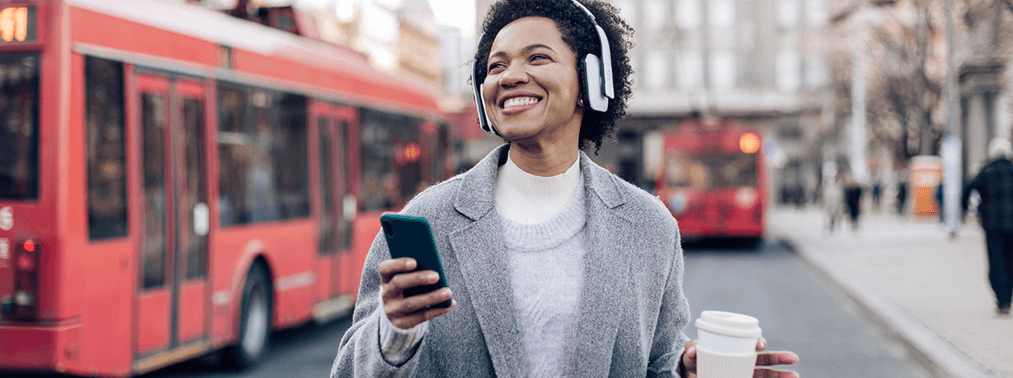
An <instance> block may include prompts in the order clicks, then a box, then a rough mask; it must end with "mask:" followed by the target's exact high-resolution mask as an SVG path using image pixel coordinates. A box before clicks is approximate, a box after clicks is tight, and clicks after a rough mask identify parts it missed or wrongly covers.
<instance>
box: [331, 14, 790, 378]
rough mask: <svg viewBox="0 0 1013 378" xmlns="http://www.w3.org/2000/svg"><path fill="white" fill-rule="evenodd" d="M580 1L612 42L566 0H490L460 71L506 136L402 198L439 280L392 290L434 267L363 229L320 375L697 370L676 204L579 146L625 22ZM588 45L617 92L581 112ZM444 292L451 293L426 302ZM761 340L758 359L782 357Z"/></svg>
mask: <svg viewBox="0 0 1013 378" xmlns="http://www.w3.org/2000/svg"><path fill="white" fill-rule="evenodd" d="M584 3H585V4H584V5H586V6H587V9H589V10H590V12H591V13H593V14H594V17H595V20H596V22H597V25H598V26H600V27H601V28H602V31H603V33H604V35H606V36H607V38H608V45H609V49H606V48H605V47H604V46H602V44H601V43H600V42H599V34H598V33H597V32H596V29H595V21H592V19H591V17H590V16H589V15H588V14H587V13H585V12H586V11H585V10H584V5H578V4H577V3H576V2H573V1H572V0H541V1H533V0H503V1H500V2H498V3H496V4H494V5H493V6H492V7H491V8H490V11H489V14H488V16H487V17H486V20H485V23H484V27H483V29H484V34H483V38H482V39H481V41H480V42H479V47H478V52H477V53H476V55H475V59H476V67H478V69H476V70H475V77H473V78H472V80H475V81H476V83H478V84H480V86H479V88H478V91H479V92H480V93H479V96H480V97H481V99H482V102H481V105H483V107H484V108H485V111H484V113H485V114H484V115H485V116H487V117H488V124H489V125H490V126H491V128H492V129H493V131H494V132H496V134H497V135H499V136H501V137H502V138H503V139H504V140H505V141H506V142H507V143H506V144H505V145H503V146H500V147H499V148H497V149H495V150H494V151H492V152H491V153H490V154H489V155H488V156H486V157H485V159H483V160H482V161H481V162H479V163H478V164H477V165H476V166H475V167H474V168H472V169H471V170H469V171H468V172H466V173H464V174H462V175H459V176H457V177H454V178H452V179H450V180H447V181H446V182H443V183H441V184H438V185H435V186H433V187H431V188H429V189H427V190H426V191H424V192H423V193H421V194H419V195H418V196H417V197H416V198H415V199H413V200H412V201H411V202H410V203H409V204H408V205H407V206H406V207H405V209H404V210H403V211H402V213H405V214H409V215H414V216H424V217H426V218H427V219H428V220H429V223H430V224H431V225H432V226H433V236H434V240H435V242H436V245H437V248H438V250H439V251H440V257H441V259H442V261H443V265H444V270H445V272H446V275H447V281H448V282H449V284H450V288H449V289H441V290H437V291H434V292H431V293H428V294H422V295H418V296H413V297H407V298H405V297H403V295H402V292H403V291H404V290H405V289H407V288H411V287H415V286H420V285H426V284H431V283H434V282H436V274H435V272H432V271H423V272H413V271H412V270H413V269H414V268H415V262H414V261H412V260H411V259H397V260H392V259H390V257H389V256H390V255H389V252H388V251H387V246H386V243H385V240H384V238H383V237H381V236H380V235H378V236H377V238H376V239H375V240H374V242H373V247H372V249H371V250H370V253H369V256H368V257H367V260H366V264H365V267H364V270H363V276H362V283H361V286H360V289H359V299H358V302H357V303H356V308H355V314H354V316H353V324H352V326H351V327H350V328H349V330H348V331H347V332H346V334H345V336H344V338H343V339H342V341H341V349H340V350H339V352H338V356H337V359H336V361H335V364H334V368H333V370H332V373H331V376H332V377H335V376H341V377H345V376H362V377H373V376H402V375H404V376H408V375H415V376H425V377H429V376H453V377H489V376H501V377H515V376H518V377H519V376H531V377H560V376H564V377H599V376H621V377H630V376H641V377H644V376H687V375H689V376H693V375H694V374H693V373H694V371H695V366H696V352H695V346H694V345H695V343H694V342H693V341H688V340H687V338H686V336H685V334H684V333H683V329H684V328H685V326H686V324H687V323H688V322H689V317H690V312H689V308H688V305H687V303H686V298H685V297H684V296H683V293H682V287H681V286H682V269H683V265H682V249H681V247H680V245H679V236H678V228H677V226H676V223H675V220H674V219H673V218H672V216H671V214H670V213H669V212H668V211H667V209H666V208H665V207H664V205H663V204H662V203H661V202H659V201H658V200H657V199H656V198H655V197H653V196H651V195H650V194H648V193H646V192H644V191H642V190H640V189H638V188H636V187H635V186H633V185H630V184H628V183H626V182H625V181H623V180H621V179H619V178H618V177H616V176H614V175H612V174H610V173H609V172H607V171H606V170H604V169H602V168H601V167H599V166H597V165H596V164H594V163H593V162H592V161H591V160H590V159H589V158H588V157H587V155H585V154H584V153H583V152H581V151H580V149H581V147H586V146H588V145H589V144H592V143H593V144H594V145H595V146H596V148H597V147H600V145H601V141H602V139H603V138H604V137H606V136H609V137H611V136H612V135H613V134H614V131H615V128H616V121H617V120H618V119H619V118H620V117H621V116H623V115H624V113H625V108H626V101H627V99H628V98H629V96H630V82H631V77H630V73H631V69H630V65H629V59H628V57H627V56H626V54H627V50H628V49H629V47H630V46H631V43H630V42H629V37H630V34H631V33H632V30H630V28H629V26H628V25H626V23H625V22H624V21H622V20H621V19H620V18H619V17H618V15H617V13H618V11H617V10H616V9H615V8H613V7H612V6H610V5H608V4H606V3H603V2H599V1H593V0H588V1H585V2H584ZM603 50H604V51H608V50H610V52H609V53H607V54H608V55H609V56H610V58H611V63H610V64H611V67H612V71H613V72H612V76H613V78H612V79H613V82H614V84H613V90H614V95H613V98H612V99H611V100H605V101H607V103H608V105H607V106H608V109H607V110H604V109H601V107H600V101H599V102H597V103H595V105H594V107H595V108H597V109H600V110H604V111H596V110H591V109H590V107H591V106H592V105H591V103H592V102H593V101H598V100H600V98H599V99H592V98H585V96H588V94H587V93H589V92H588V90H587V88H586V87H585V86H586V85H597V84H598V83H596V82H589V83H585V82H584V81H588V80H584V81H582V80H581V79H580V78H581V77H584V75H585V74H586V72H584V70H585V69H588V68H586V67H593V66H590V65H589V66H585V65H583V64H580V62H581V61H582V60H583V59H584V58H585V57H586V56H587V54H597V55H598V57H600V56H601V55H604V54H606V53H602V51H603ZM604 61H605V62H608V61H609V60H608V59H604ZM590 69H592V70H593V68H590ZM606 76H607V75H606ZM591 81H597V80H591ZM602 82H606V80H602ZM603 92H607V91H603ZM591 93H593V91H592V92H591ZM481 116H482V115H480V117H481ZM447 299H453V305H452V306H451V307H450V308H449V309H437V308H428V306H430V305H433V304H437V303H440V302H443V301H445V300H447ZM758 349H762V346H758ZM684 351H685V353H684ZM761 356H762V357H761V358H760V359H759V362H760V363H761V364H763V365H770V364H773V363H778V362H782V361H783V362H788V363H792V362H794V359H795V358H796V357H795V356H794V355H793V354H791V353H777V354H763V355H761ZM757 372H758V375H757V376H768V375H766V374H769V376H772V377H792V376H795V374H794V373H793V372H774V371H771V370H765V369H761V370H757Z"/></svg>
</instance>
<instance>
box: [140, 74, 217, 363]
mask: <svg viewBox="0 0 1013 378" xmlns="http://www.w3.org/2000/svg"><path fill="white" fill-rule="evenodd" d="M136 78H137V91H136V93H135V95H136V96H137V97H136V99H135V101H136V102H135V103H136V104H137V106H136V107H135V109H136V110H138V111H139V114H138V117H136V118H135V119H137V120H138V121H139V123H138V126H139V127H140V129H141V132H140V138H141V140H140V142H141V143H140V144H141V162H142V163H141V164H140V166H141V168H140V169H141V170H142V172H141V174H140V175H138V176H137V177H139V179H140V180H142V181H141V183H140V184H141V186H140V187H141V188H142V196H143V197H142V200H141V206H142V209H141V211H140V212H139V214H142V219H141V220H139V222H140V223H141V224H140V229H141V230H142V233H141V235H142V239H141V243H140V260H139V261H140V262H141V263H140V265H139V269H138V276H139V277H138V280H139V283H138V284H139V290H138V300H137V302H138V305H137V314H136V317H135V321H136V324H135V326H134V327H135V328H134V329H135V335H136V336H135V337H134V340H135V345H134V352H135V355H136V356H138V357H139V361H138V364H143V361H144V358H145V357H151V360H157V359H158V358H160V357H161V355H162V353H161V352H165V351H172V353H174V354H175V353H180V352H186V350H191V352H192V353H197V352H198V351H203V350H204V349H206V346H207V345H209V343H208V340H207V335H208V329H209V326H210V324H209V321H208V319H209V317H208V311H209V310H210V307H209V298H210V297H209V295H208V290H209V286H208V274H207V265H208V253H207V249H208V242H207V239H208V233H209V229H210V220H209V211H208V205H207V198H208V193H207V188H208V185H207V182H208V170H207V167H208V153H207V152H208V149H207V143H206V141H207V140H206V138H207V128H206V124H207V122H206V121H207V119H208V117H207V105H206V101H205V99H206V96H205V87H204V85H203V84H202V83H201V82H198V81H190V80H184V79H171V78H169V77H164V76H158V75H152V74H144V73H142V74H138V75H137V76H136ZM136 367H137V368H138V370H145V369H144V368H143V366H136Z"/></svg>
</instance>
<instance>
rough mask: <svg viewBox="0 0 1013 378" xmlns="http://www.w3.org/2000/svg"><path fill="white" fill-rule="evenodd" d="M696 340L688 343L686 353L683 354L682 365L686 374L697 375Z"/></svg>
mask: <svg viewBox="0 0 1013 378" xmlns="http://www.w3.org/2000/svg"><path fill="white" fill-rule="evenodd" d="M696 344H697V342H696V340H690V341H687V342H686V351H685V352H684V353H683V354H682V365H683V366H685V367H686V372H688V373H696Z"/></svg>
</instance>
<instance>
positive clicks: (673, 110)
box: [476, 0, 833, 201]
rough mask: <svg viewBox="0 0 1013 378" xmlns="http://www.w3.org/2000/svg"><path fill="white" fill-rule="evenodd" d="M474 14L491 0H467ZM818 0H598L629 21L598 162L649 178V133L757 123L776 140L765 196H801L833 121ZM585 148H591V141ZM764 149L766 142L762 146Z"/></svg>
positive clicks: (770, 141)
mask: <svg viewBox="0 0 1013 378" xmlns="http://www.w3.org/2000/svg"><path fill="white" fill-rule="evenodd" d="M477 1H478V3H477V6H476V10H477V12H478V18H477V20H478V23H479V25H481V22H482V19H483V18H484V16H485V13H486V12H487V11H488V9H489V6H490V4H492V3H493V2H494V1H493V0H477ZM826 1H827V0H805V1H803V0H608V2H609V3H611V4H612V5H614V6H616V7H618V8H619V9H620V10H621V13H622V16H623V18H624V19H625V20H626V21H627V23H629V24H630V25H631V26H632V27H633V29H634V30H635V31H636V32H635V34H634V42H635V44H636V47H635V48H634V49H633V50H632V51H631V60H632V63H633V68H634V70H635V71H636V73H635V76H634V96H633V99H632V101H631V103H630V109H629V113H630V115H631V117H629V118H628V119H626V120H625V121H623V124H622V125H621V127H620V131H619V134H618V135H617V138H618V143H612V142H606V143H604V144H603V145H602V149H601V151H600V153H599V155H598V156H596V157H594V159H595V160H596V161H598V162H599V163H600V164H602V165H603V166H605V167H607V168H609V169H611V170H612V171H613V172H614V173H616V174H617V175H619V176H620V177H622V178H624V179H626V180H627V181H629V182H631V183H634V184H636V185H638V186H641V187H643V188H650V187H651V186H652V185H653V181H654V179H655V177H654V174H655V172H656V169H655V167H656V165H657V164H658V163H659V161H660V159H661V156H660V154H658V155H657V156H655V154H654V153H653V152H651V153H648V154H645V151H657V150H656V149H651V148H647V149H645V148H644V141H645V140H651V139H652V138H651V137H650V136H651V135H652V133H655V132H658V131H661V130H664V129H666V128H670V127H674V126H675V125H677V124H678V123H679V122H680V121H683V120H685V119H687V118H690V117H693V116H697V115H713V116H718V117H733V118H736V119H739V120H741V121H742V122H743V123H744V124H747V125H753V126H757V127H759V128H761V129H762V130H763V133H764V136H763V137H764V139H765V142H766V143H765V145H766V146H767V147H768V148H769V149H776V150H777V151H776V152H777V154H772V155H777V156H783V157H784V159H781V160H778V161H774V163H776V164H774V165H773V166H772V167H771V168H772V169H770V174H771V181H770V182H771V183H772V185H770V187H771V191H772V193H769V194H771V197H770V198H773V199H778V198H783V199H784V200H785V201H805V198H806V197H808V196H809V194H810V193H813V192H814V191H815V188H816V185H817V181H818V173H819V169H820V164H821V163H820V162H821V160H822V150H821V149H820V148H819V143H817V142H818V141H819V140H820V138H821V135H822V134H824V133H825V132H826V130H828V129H829V128H830V124H832V123H833V119H832V114H833V112H832V111H829V107H830V106H831V105H832V102H831V101H830V92H829V91H828V83H829V73H828V72H829V71H828V69H827V65H826V57H825V54H826V52H827V42H826V38H827V30H828V27H827V24H828V21H827V19H828V14H829V13H828V8H827V3H826ZM592 152H593V151H592ZM770 152H774V151H768V153H770Z"/></svg>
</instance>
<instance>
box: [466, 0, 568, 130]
mask: <svg viewBox="0 0 1013 378" xmlns="http://www.w3.org/2000/svg"><path fill="white" fill-rule="evenodd" d="M489 51H490V52H489V61H488V66H487V68H488V75H487V76H486V77H485V81H484V82H483V88H482V97H483V100H484V102H485V109H486V113H487V114H488V116H489V120H490V121H492V124H493V125H494V127H495V128H496V131H498V132H499V134H500V135H501V136H503V138H504V139H507V140H510V141H525V140H530V139H532V138H533V139H535V140H538V141H540V142H558V141H570V140H572V142H578V141H579V137H580V121H581V119H583V115H584V109H583V107H580V106H578V105H577V99H578V97H579V96H580V95H579V93H580V89H579V88H580V85H579V82H578V81H577V69H576V57H575V55H574V53H573V50H571V49H570V47H569V46H568V45H567V44H566V42H563V37H562V34H561V33H560V32H559V28H557V27H556V23H555V22H553V21H552V20H551V19H548V18H544V17H525V18H521V19H518V20H516V21H514V22H511V23H509V24H507V26H505V27H503V29H500V31H499V34H497V35H496V39H495V40H493V43H492V48H491V49H490V50H489Z"/></svg>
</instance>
